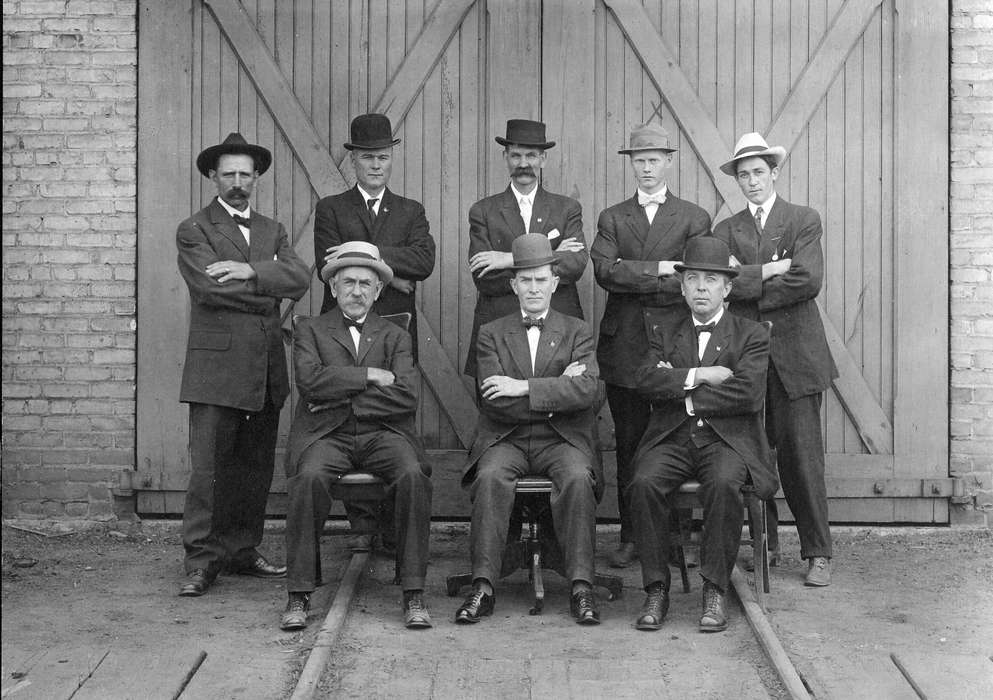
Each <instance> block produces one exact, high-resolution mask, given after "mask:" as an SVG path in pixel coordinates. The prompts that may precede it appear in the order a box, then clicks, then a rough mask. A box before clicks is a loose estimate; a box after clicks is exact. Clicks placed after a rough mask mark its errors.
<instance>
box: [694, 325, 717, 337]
mask: <svg viewBox="0 0 993 700" xmlns="http://www.w3.org/2000/svg"><path fill="white" fill-rule="evenodd" d="M716 325H717V324H716V323H704V324H702V325H699V326H697V327H696V334H697V335H700V334H701V333H713V332H714V326H716Z"/></svg>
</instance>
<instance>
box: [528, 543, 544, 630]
mask: <svg viewBox="0 0 993 700" xmlns="http://www.w3.org/2000/svg"><path fill="white" fill-rule="evenodd" d="M536 544H537V543H536ZM531 582H532V584H533V585H534V607H533V608H531V609H530V610H529V611H528V612H529V613H530V614H531V615H540V614H541V611H542V609H543V608H544V607H545V582H544V581H543V580H542V578H541V549H540V548H539V547H537V546H536V547H535V548H534V550H532V552H531Z"/></svg>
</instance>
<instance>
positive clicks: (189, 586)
mask: <svg viewBox="0 0 993 700" xmlns="http://www.w3.org/2000/svg"><path fill="white" fill-rule="evenodd" d="M215 578H216V576H213V575H211V574H209V573H208V572H207V570H206V569H194V570H193V571H191V572H190V573H188V574H187V575H186V582H185V583H184V584H183V585H182V586H180V587H179V595H181V596H184V597H187V598H195V597H197V596H202V595H203V594H204V593H206V592H207V589H208V588H210V584H212V583H213V582H214V579H215Z"/></svg>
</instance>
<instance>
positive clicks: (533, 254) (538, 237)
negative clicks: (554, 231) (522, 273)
mask: <svg viewBox="0 0 993 700" xmlns="http://www.w3.org/2000/svg"><path fill="white" fill-rule="evenodd" d="M510 252H511V254H512V255H513V256H514V264H513V265H511V267H510V269H511V270H529V269H531V268H532V267H541V266H542V265H552V264H554V263H555V262H556V261H557V260H558V256H556V255H555V253H553V252H552V244H551V242H549V240H548V236H546V235H545V234H543V233H525V234H524V235H523V236H518V237H517V238H515V239H514V242H513V243H512V244H511V246H510Z"/></svg>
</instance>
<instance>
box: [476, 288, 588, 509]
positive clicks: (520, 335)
mask: <svg viewBox="0 0 993 700" xmlns="http://www.w3.org/2000/svg"><path fill="white" fill-rule="evenodd" d="M519 309H520V307H518V310H517V311H515V312H514V313H512V314H510V315H508V316H505V317H503V318H501V319H498V320H496V321H492V322H490V323H487V324H486V325H485V326H483V327H482V328H481V329H480V331H479V376H478V378H477V383H478V384H481V383H482V381H483V380H484V379H486V378H487V377H492V376H494V375H503V376H507V377H512V378H514V379H526V380H527V381H528V395H527V396H521V397H515V398H511V397H502V398H497V399H481V403H480V407H479V425H478V429H477V432H476V439H475V441H474V442H473V444H472V448H471V449H470V451H469V461H468V463H467V464H466V467H465V471H464V472H463V475H462V483H463V484H464V485H467V484H469V483H471V482H472V479H473V478H474V475H475V468H476V463H477V462H478V461H479V458H480V457H482V455H483V453H484V452H485V451H486V450H487V449H488V448H489V447H491V446H492V445H495V444H496V443H498V442H499V441H500V440H503V439H504V438H506V437H507V436H508V435H509V434H510V433H511V432H513V431H514V429H515V428H517V427H518V426H519V425H523V424H527V423H543V422H546V421H547V422H548V423H549V424H550V425H551V427H552V428H553V429H554V430H555V432H556V433H558V434H559V436H560V437H561V438H562V440H564V441H565V442H568V443H569V444H570V445H573V446H574V447H576V448H577V449H579V450H581V451H582V452H584V453H586V454H587V455H589V457H590V462H591V464H592V465H593V470H594V474H595V477H596V495H597V498H598V499H599V498H600V496H601V495H602V493H603V485H604V480H603V467H602V465H601V463H600V451H599V449H598V448H597V445H596V416H595V415H594V410H593V407H594V406H595V404H596V402H597V398H598V392H599V389H600V380H599V374H600V371H599V369H598V368H597V362H596V354H595V353H594V349H593V348H594V346H593V332H592V331H591V330H590V327H589V324H587V323H586V322H585V321H583V320H581V319H578V318H575V317H574V316H569V315H566V314H563V313H559V312H558V311H555V310H554V309H553V310H550V311H549V312H548V316H546V317H545V326H544V328H543V329H542V331H541V335H540V339H539V342H538V352H537V354H536V356H535V368H534V371H533V372H532V371H531V350H530V348H529V346H528V336H527V330H526V329H525V328H524V325H523V324H522V323H521V313H520V310H519ZM572 362H579V363H582V364H585V365H586V371H585V372H584V373H583V374H582V375H581V376H578V377H564V376H562V372H563V371H564V370H565V368H566V367H567V366H568V365H569V364H570V363H572Z"/></svg>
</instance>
